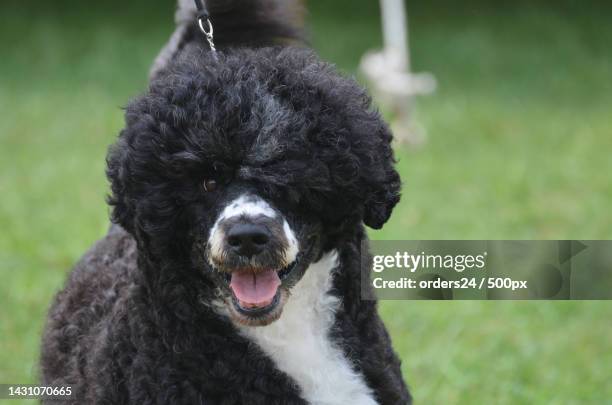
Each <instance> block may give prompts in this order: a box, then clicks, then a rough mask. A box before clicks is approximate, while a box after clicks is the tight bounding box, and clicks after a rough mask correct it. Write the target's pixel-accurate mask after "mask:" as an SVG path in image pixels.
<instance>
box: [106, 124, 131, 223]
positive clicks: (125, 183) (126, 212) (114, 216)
mask: <svg viewBox="0 0 612 405" xmlns="http://www.w3.org/2000/svg"><path fill="white" fill-rule="evenodd" d="M124 132H125V130H124V131H123V132H122V133H121V135H120V136H119V139H118V140H117V143H116V144H114V145H113V146H111V147H110V149H109V151H108V155H107V157H106V167H107V168H106V176H107V178H108V180H109V181H110V186H111V195H110V196H109V197H108V204H109V205H110V206H111V207H112V213H111V220H112V222H114V223H116V224H119V225H121V226H122V227H123V228H124V229H125V230H126V231H128V232H130V233H133V229H134V215H135V207H134V203H133V201H132V199H130V197H129V193H128V191H129V172H130V170H129V160H130V156H129V153H130V148H129V146H128V145H127V142H126V141H125V134H124Z"/></svg>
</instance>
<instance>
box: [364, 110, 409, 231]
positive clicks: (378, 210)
mask: <svg viewBox="0 0 612 405" xmlns="http://www.w3.org/2000/svg"><path fill="white" fill-rule="evenodd" d="M377 135H378V137H379V139H380V144H379V147H378V150H377V151H376V154H375V155H374V158H375V159H376V161H377V163H378V165H376V167H375V168H374V167H372V168H371V169H372V171H371V173H372V176H371V180H373V181H372V182H371V183H370V192H369V194H368V196H367V197H366V201H365V204H364V212H363V222H364V223H365V224H366V225H367V226H369V227H370V228H374V229H380V228H382V226H383V225H384V224H385V222H387V220H388V219H389V217H390V216H391V212H392V211H393V208H394V207H395V205H396V204H397V203H398V202H399V200H400V188H401V180H400V176H399V174H398V172H397V171H396V170H395V168H394V164H395V158H394V157H393V150H392V149H391V140H392V139H393V136H392V135H391V132H390V131H389V129H388V127H387V126H386V125H385V124H384V123H382V122H381V128H380V131H379V132H378V133H377Z"/></svg>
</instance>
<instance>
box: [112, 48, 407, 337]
mask: <svg viewBox="0 0 612 405" xmlns="http://www.w3.org/2000/svg"><path fill="white" fill-rule="evenodd" d="M185 54H186V56H185V57H184V59H183V60H182V61H179V62H177V63H176V64H175V65H174V66H172V67H171V68H169V69H168V70H167V71H165V72H162V73H161V74H160V75H159V76H158V77H157V78H156V79H155V80H154V81H153V82H152V85H151V88H150V91H149V92H148V93H147V94H146V95H144V96H142V97H141V98H139V99H137V100H135V101H134V102H133V103H131V104H130V106H129V107H128V109H127V114H126V128H125V129H124V131H123V132H122V134H121V136H120V137H119V140H118V142H117V144H116V145H115V146H114V147H113V148H112V149H111V151H110V152H109V157H108V171H107V173H108V176H109V179H110V181H111V187H112V192H113V194H112V196H111V198H110V203H111V205H112V206H113V220H114V221H115V222H117V223H119V224H121V225H122V226H123V227H124V228H126V229H127V230H128V231H129V232H130V233H132V235H134V237H135V238H136V240H137V242H138V246H139V251H140V254H141V255H142V256H143V257H144V258H146V259H147V260H149V262H152V263H157V266H158V267H159V274H158V275H154V276H157V277H159V280H157V281H156V284H158V285H159V284H163V283H166V282H173V283H182V284H183V285H184V288H183V289H182V290H181V291H194V294H196V295H198V296H200V297H201V296H205V297H207V299H209V300H213V299H214V300H218V299H219V298H221V301H222V302H223V304H222V305H224V306H225V307H226V308H227V310H228V311H227V312H228V313H229V314H230V315H231V317H232V318H233V320H234V321H236V322H239V323H241V324H246V325H266V324H269V323H270V322H273V321H274V320H275V319H277V318H278V317H279V316H280V314H281V312H282V308H283V305H284V304H285V303H286V302H287V300H289V299H291V298H290V292H291V291H292V289H295V288H300V286H299V281H300V279H301V277H302V276H303V274H304V272H305V271H307V269H308V266H309V265H310V264H311V263H312V262H314V261H316V260H317V259H318V258H319V257H320V256H321V254H322V253H323V252H324V251H326V250H329V249H332V248H336V247H338V245H339V244H341V243H342V242H343V241H346V240H347V239H348V240H350V239H351V238H355V236H356V235H358V234H360V232H361V229H362V225H361V224H362V222H363V223H365V224H366V225H369V226H371V227H374V228H379V227H381V226H382V225H383V224H384V222H385V221H386V220H387V219H388V217H389V215H390V214H391V210H392V208H393V206H394V205H395V204H396V203H397V201H398V200H399V186H400V182H399V176H398V174H397V172H396V171H395V170H394V168H393V163H394V161H393V153H392V151H391V148H390V141H391V135H390V133H389V132H388V130H387V127H386V125H385V124H384V123H383V122H382V120H381V119H380V117H379V115H378V114H377V113H376V112H374V111H372V110H371V107H370V100H369V98H368V97H367V96H366V95H365V94H364V92H363V90H362V89H361V88H360V87H359V86H358V85H356V84H355V83H354V82H353V81H351V80H348V79H345V78H342V77H341V76H339V75H337V74H336V73H334V72H333V71H332V69H331V68H330V67H329V66H328V65H326V64H324V63H321V62H320V61H318V60H317V59H316V57H314V56H313V55H312V54H311V53H310V52H308V51H305V50H297V49H283V50H280V49H261V50H257V51H249V50H237V51H233V52H231V53H229V54H221V55H219V56H220V57H219V60H218V61H217V60H213V59H212V58H210V57H209V56H206V55H203V54H201V53H199V52H198V51H192V52H186V53H185ZM168 272H172V274H168ZM161 280H163V281H161ZM168 280H170V281H168ZM210 290H214V294H213V293H211V291H210Z"/></svg>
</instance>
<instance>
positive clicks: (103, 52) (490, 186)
mask: <svg viewBox="0 0 612 405" xmlns="http://www.w3.org/2000/svg"><path fill="white" fill-rule="evenodd" d="M310 8H311V15H310V25H311V27H312V35H313V45H314V47H315V48H316V49H317V50H318V51H319V52H320V53H321V55H322V56H323V58H325V59H327V60H330V61H332V62H334V63H336V64H337V65H338V66H339V67H340V68H341V69H342V70H344V71H345V72H347V73H349V74H355V73H356V66H357V63H358V61H359V58H360V56H361V55H362V54H363V53H364V52H365V51H366V50H368V49H372V48H379V47H380V42H381V35H380V26H379V17H378V15H379V14H378V5H377V2H375V1H371V0H370V1H366V0H360V1H356V0H353V1H349V0H334V1H325V0H318V1H314V0H313V1H311V6H310ZM408 10H409V16H410V23H411V27H410V34H411V44H412V57H413V64H414V68H415V70H416V71H420V70H426V71H430V72H432V73H434V74H435V75H436V77H437V79H438V82H439V90H438V92H437V93H435V94H434V95H433V96H429V97H426V98H422V99H420V100H419V102H418V110H417V119H418V120H419V122H420V123H421V124H422V125H424V126H425V128H427V132H428V134H429V141H428V143H427V144H426V145H425V147H424V148H422V149H420V150H416V151H409V150H406V149H403V148H398V150H397V156H398V158H399V169H400V171H401V173H402V176H403V179H404V183H405V185H404V194H403V198H402V202H401V203H400V205H399V206H398V208H397V209H396V211H395V213H394V215H393V218H392V220H391V221H390V222H389V223H388V224H387V226H386V227H385V229H384V230H382V231H378V232H373V233H372V236H373V237H374V238H378V239H488V238H491V239H495V238H499V239H513V238H515V239H522V238H523V239H529V238H534V239H535V238H541V239H570V238H571V239H610V238H612V215H611V214H610V207H611V206H612V183H611V182H610V173H611V172H612V159H611V158H610V154H611V152H612V80H611V78H610V77H611V74H612V47H611V46H610V44H612V27H611V26H610V24H609V21H610V18H611V17H612V6H611V5H610V4H609V3H607V2H604V1H601V2H597V1H588V2H582V1H574V0H562V1H559V2H547V1H543V0H542V1H526V0H521V1H515V2H511V3H508V2H505V3H503V2H491V1H485V0H481V1H478V0H468V1H465V2H454V1H451V0H433V1H429V2H410V3H409V7H408ZM172 11H173V4H172V2H171V1H165V2H162V1H144V0H134V1H130V2H125V1H118V0H111V1H105V2H79V1H76V0H72V1H69V0H55V1H53V2H33V1H30V0H27V1H17V0H4V1H3V2H2V4H0V50H1V53H0V57H1V59H0V111H1V113H0V114H1V115H0V117H1V118H0V193H1V199H0V201H1V202H0V276H1V277H0V383H32V382H35V381H36V375H37V356H38V348H39V339H40V331H41V328H42V326H43V322H44V318H45V312H46V310H47V307H48V305H49V302H50V299H51V297H52V296H53V294H54V293H55V292H56V291H57V290H58V289H59V288H60V287H61V285H62V283H63V280H64V278H65V274H66V271H67V270H68V269H69V268H70V267H71V265H72V264H73V263H74V262H75V261H76V260H77V259H78V258H79V256H80V255H81V254H82V253H83V252H84V251H85V250H86V249H87V248H88V247H89V246H90V245H91V244H92V242H93V241H95V240H96V239H97V238H100V237H101V236H102V235H103V234H104V233H105V231H106V229H107V226H108V219H107V218H108V209H107V207H106V205H105V203H104V198H105V195H106V193H107V183H106V180H105V177H104V157H105V153H106V148H107V146H108V145H109V144H110V143H112V142H113V140H114V139H115V137H116V135H117V134H118V131H119V130H120V128H121V127H122V122H123V117H122V112H121V109H120V107H121V106H122V105H125V104H126V102H127V100H128V99H129V98H130V97H132V96H134V95H136V94H138V93H139V92H141V91H143V89H144V88H145V86H146V74H147V71H148V67H149V65H150V62H151V61H152V58H153V57H154V56H155V55H156V53H157V51H158V50H159V48H160V47H161V45H162V44H163V43H164V42H165V41H166V40H167V38H168V35H169V34H170V32H171V31H172V28H173V26H172V21H171V16H172ZM381 309H382V313H383V316H384V318H385V320H386V322H387V325H388V327H389V329H390V332H391V334H392V336H393V339H394V344H395V347H396V350H397V351H398V352H399V353H400V357H401V358H402V359H403V371H404V374H405V377H406V379H407V381H408V382H409V383H410V385H411V387H412V391H413V394H414V396H415V399H416V401H417V403H421V404H441V403H445V404H454V403H460V404H480V403H496V404H515V403H519V404H532V403H539V404H583V403H592V404H604V403H612V399H611V398H612V385H611V384H610V380H611V379H612V322H611V321H612V304H611V303H609V302H416V301H412V302H398V301H396V302H384V303H382V304H381ZM0 402H1V401H0ZM10 403H16V402H15V401H11V402H10Z"/></svg>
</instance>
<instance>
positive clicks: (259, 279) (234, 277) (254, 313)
mask: <svg viewBox="0 0 612 405" xmlns="http://www.w3.org/2000/svg"><path fill="white" fill-rule="evenodd" d="M300 256H301V255H298V258H296V260H294V261H293V262H292V263H291V264H289V265H288V266H285V267H283V268H281V269H261V268H257V269H255V268H240V269H234V270H231V271H228V270H225V271H223V273H222V274H223V279H224V281H225V284H226V287H227V288H226V291H227V290H229V297H227V299H226V301H228V306H229V307H230V315H231V316H232V318H233V319H234V320H235V321H237V322H238V323H240V324H244V325H250V326H262V325H267V324H269V323H271V322H273V321H275V320H276V319H278V318H279V317H280V315H281V312H282V307H283V306H284V303H285V302H286V300H287V298H288V295H289V294H288V292H289V288H290V287H291V285H292V284H294V282H295V281H297V280H295V278H297V277H296V276H297V274H296V273H299V270H298V267H300V266H299V264H300V262H301V261H300Z"/></svg>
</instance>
